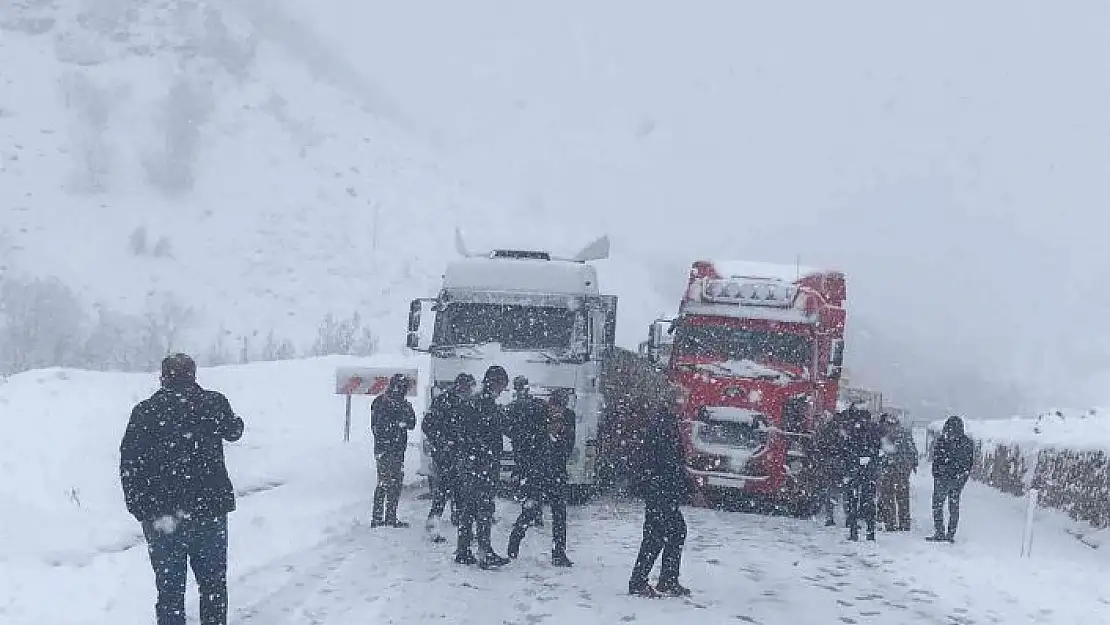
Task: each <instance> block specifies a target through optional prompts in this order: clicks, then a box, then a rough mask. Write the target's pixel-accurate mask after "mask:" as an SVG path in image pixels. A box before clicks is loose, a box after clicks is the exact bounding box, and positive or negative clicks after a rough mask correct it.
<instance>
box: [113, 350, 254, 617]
mask: <svg viewBox="0 0 1110 625" xmlns="http://www.w3.org/2000/svg"><path fill="white" fill-rule="evenodd" d="M196 371H197V366H196V363H195V362H194V361H193V359H192V358H190V357H189V356H187V355H185V354H173V355H171V356H168V357H167V358H166V359H165V360H163V361H162V378H161V381H162V388H161V389H159V390H158V391H157V392H155V393H154V395H152V396H151V397H150V398H149V399H146V400H144V401H143V402H141V403H139V404H138V405H137V406H135V409H134V410H133V411H132V412H131V419H130V421H129V422H128V424H127V430H126V432H125V433H124V435H123V440H122V441H121V443H120V481H121V483H122V485H123V496H124V500H125V501H126V502H127V510H128V512H130V513H131V514H132V515H133V516H134V517H135V518H136V519H137V520H138V521H139V523H141V524H142V528H143V535H144V536H145V537H146V543H147V551H148V552H149V554H150V564H151V566H152V567H153V569H154V581H155V585H156V587H157V590H158V600H157V603H155V607H154V610H155V615H156V617H157V622H158V625H185V576H186V572H187V567H189V566H191V567H192V569H193V574H194V576H195V577H196V580H197V586H198V587H199V589H200V622H201V624H202V625H226V623H227V515H228V513H229V512H231V511H232V510H234V509H235V491H234V490H233V489H232V486H231V480H230V479H229V478H228V475H227V468H226V466H225V464H224V451H223V442H224V441H230V442H234V441H237V440H239V438H240V437H242V435H243V420H242V419H240V418H239V417H237V416H236V415H235V413H234V412H232V410H231V405H230V404H229V403H228V401H227V398H226V397H224V396H223V395H222V394H220V393H218V392H216V391H209V390H205V389H203V388H201V387H200V386H199V385H198V384H197V382H196Z"/></svg>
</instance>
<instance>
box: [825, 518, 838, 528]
mask: <svg viewBox="0 0 1110 625" xmlns="http://www.w3.org/2000/svg"><path fill="white" fill-rule="evenodd" d="M835 526H836V521H835V520H834V519H827V520H825V527H835Z"/></svg>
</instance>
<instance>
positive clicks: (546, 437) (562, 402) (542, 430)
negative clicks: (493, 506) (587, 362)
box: [508, 388, 576, 567]
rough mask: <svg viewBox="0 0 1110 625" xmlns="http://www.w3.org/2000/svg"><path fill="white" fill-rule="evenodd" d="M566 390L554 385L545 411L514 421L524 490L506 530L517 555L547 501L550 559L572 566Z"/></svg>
mask: <svg viewBox="0 0 1110 625" xmlns="http://www.w3.org/2000/svg"><path fill="white" fill-rule="evenodd" d="M569 399H570V397H569V392H568V391H567V390H566V389H562V388H558V389H555V390H554V391H553V392H552V393H551V397H550V398H549V399H548V401H547V403H546V406H545V407H544V411H543V412H542V413H538V414H535V413H533V412H532V411H526V412H521V413H520V415H518V417H519V418H520V419H521V420H519V421H518V422H517V423H516V424H515V427H514V432H513V434H514V436H513V437H512V441H513V455H514V459H515V460H516V464H517V467H518V471H519V472H520V486H521V491H522V493H523V495H524V503H523V504H522V506H521V511H520V516H519V517H518V518H517V520H516V523H515V524H513V530H512V532H511V533H510V534H509V546H508V555H509V557H510V558H514V559H515V558H516V557H517V554H518V553H519V552H520V542H521V541H522V540H524V535H525V533H526V532H527V530H528V526H530V525H533V524H534V523H535V520H536V518H537V517H539V516H540V515H542V514H543V504H544V503H547V504H548V505H550V506H551V518H552V527H551V535H552V539H553V545H552V549H551V563H552V564H554V565H555V566H562V567H569V566H573V563H572V562H571V561H570V558H568V557H567V500H566V489H567V481H568V477H567V460H568V459H569V458H570V454H571V452H572V451H573V450H574V441H575V421H576V418H575V415H574V412H573V411H572V410H570V409H569V408H567V403H568V402H569Z"/></svg>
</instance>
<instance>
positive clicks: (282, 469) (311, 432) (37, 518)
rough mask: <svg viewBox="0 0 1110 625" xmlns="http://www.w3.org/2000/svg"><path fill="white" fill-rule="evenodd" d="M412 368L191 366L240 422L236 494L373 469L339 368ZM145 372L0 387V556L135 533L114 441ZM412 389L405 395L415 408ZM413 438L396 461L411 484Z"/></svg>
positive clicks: (108, 541)
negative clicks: (338, 389)
mask: <svg viewBox="0 0 1110 625" xmlns="http://www.w3.org/2000/svg"><path fill="white" fill-rule="evenodd" d="M355 364H357V365H373V366H394V365H404V366H408V367H412V366H417V367H418V368H419V370H420V383H421V385H423V384H424V382H425V380H426V373H427V369H426V366H425V365H424V363H423V362H420V361H414V360H410V359H405V358H404V357H401V356H393V357H390V356H383V357H374V358H361V359H360V358H351V357H329V358H318V359H311V360H302V361H287V362H268V363H256V364H250V365H241V366H229V367H219V368H212V369H202V370H201V371H200V372H199V378H200V382H201V384H202V385H204V386H206V387H209V388H213V389H216V390H219V391H221V392H223V393H225V394H226V395H227V396H228V399H229V400H230V402H231V405H232V407H233V408H234V410H235V411H236V412H237V413H238V414H239V415H240V416H242V417H243V419H244V420H245V421H246V431H245V433H244V435H243V438H242V440H241V441H240V442H238V443H233V444H227V445H225V449H226V453H227V462H228V470H229V472H230V474H231V478H232V482H233V483H234V485H235V487H236V490H237V492H238V494H239V496H240V499H241V500H242V498H245V497H250V496H252V495H253V494H256V493H259V492H264V491H267V490H271V489H274V488H279V487H282V486H284V485H286V484H288V483H290V482H291V481H293V480H296V479H299V478H302V477H303V476H305V475H306V474H313V471H315V472H316V473H319V472H326V471H335V472H336V474H337V475H338V476H346V477H347V479H351V476H352V475H355V476H358V475H363V474H367V473H370V472H372V465H373V463H372V461H371V459H370V451H369V442H368V438H369V434H368V433H367V428H368V425H369V401H368V400H367V399H364V398H356V400H355V402H354V411H353V419H352V421H353V424H352V436H351V438H352V441H351V442H350V443H344V442H343V419H344V417H343V413H344V400H343V397H342V396H337V395H335V394H334V390H335V386H334V375H335V369H336V367H338V366H342V365H355ZM157 383H158V382H157V377H156V376H155V375H150V374H120V373H94V372H87V371H75V370H65V369H49V370H38V371H32V372H28V373H24V374H20V375H16V376H13V377H11V378H9V379H8V381H7V382H6V383H4V384H2V385H0V440H2V441H3V445H4V449H3V451H2V452H0V502H2V503H0V505H2V507H3V509H4V510H5V511H17V513H15V514H6V515H5V519H4V523H3V524H0V563H2V562H4V561H8V560H13V559H27V558H31V559H35V560H40V561H45V562H47V563H53V564H74V563H76V564H80V563H82V562H85V561H87V560H88V559H90V558H92V557H95V555H96V554H100V553H106V552H118V551H123V550H126V549H128V548H130V547H131V546H134V545H135V544H138V542H139V541H140V536H139V529H138V525H137V524H136V523H135V521H134V519H132V518H131V517H130V516H129V515H128V513H127V510H126V508H125V507H124V502H123V495H122V492H121V490H120V485H119V472H118V467H119V442H120V438H121V437H122V436H123V431H124V428H125V427H126V425H127V420H128V417H129V416H130V413H131V409H132V407H133V406H134V404H135V403H137V402H138V401H140V400H142V399H144V398H146V397H147V396H149V394H150V393H152V392H153V391H154V390H156V388H157ZM423 397H424V394H423V393H420V394H419V395H418V397H417V399H416V402H415V403H416V406H415V407H416V408H417V411H418V413H420V412H422V408H423V406H422V403H421V398H423ZM418 443H419V435H416V436H412V437H410V454H409V456H410V457H409V458H408V461H407V463H406V468H407V469H408V471H409V476H408V477H409V479H410V480H413V481H415V479H416V475H415V469H416V466H417V464H418V453H417V449H416V445H417V444H418Z"/></svg>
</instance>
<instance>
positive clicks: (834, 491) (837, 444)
mask: <svg viewBox="0 0 1110 625" xmlns="http://www.w3.org/2000/svg"><path fill="white" fill-rule="evenodd" d="M845 426H846V420H845V417H844V415H842V414H835V415H833V417H832V418H830V419H829V420H828V421H826V422H825V423H823V424H821V425H820V426H818V428H817V430H816V431H815V432H814V434H813V463H814V469H815V473H816V477H817V486H818V489H819V491H820V494H821V507H822V508H823V509H824V511H825V525H826V526H830V527H831V526H834V525H836V519H835V517H834V511H835V508H836V502H837V501H844V486H845V478H846V475H847V456H846V449H847V431H846V427H845Z"/></svg>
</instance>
